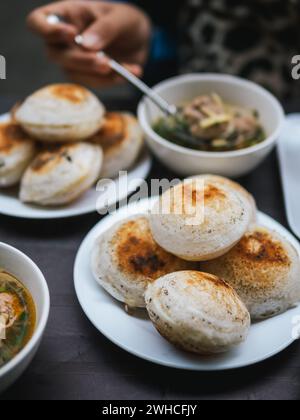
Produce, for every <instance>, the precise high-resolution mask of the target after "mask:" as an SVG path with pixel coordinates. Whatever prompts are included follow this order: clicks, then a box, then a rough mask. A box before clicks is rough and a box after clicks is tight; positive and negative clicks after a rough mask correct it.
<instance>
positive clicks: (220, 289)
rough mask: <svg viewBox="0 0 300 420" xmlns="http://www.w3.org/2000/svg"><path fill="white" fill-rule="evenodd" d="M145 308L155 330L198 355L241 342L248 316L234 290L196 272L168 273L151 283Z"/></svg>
mask: <svg viewBox="0 0 300 420" xmlns="http://www.w3.org/2000/svg"><path fill="white" fill-rule="evenodd" d="M145 299H146V306H147V311H148V314H149V316H150V319H151V321H152V322H153V324H154V326H155V327H156V329H157V330H158V332H159V333H160V334H161V335H162V336H163V337H164V338H165V339H167V340H168V341H169V342H170V343H172V344H174V345H175V346H176V347H178V348H180V349H182V350H185V351H189V352H192V353H197V354H201V355H210V354H215V353H222V352H226V351H228V350H230V349H231V348H233V347H235V346H237V345H239V344H241V343H243V342H244V341H245V340H246V338H247V336H248V332H249V328H250V315H249V313H248V311H247V309H246V306H245V305H244V303H243V302H242V300H241V299H240V298H239V296H238V295H237V293H236V292H235V291H234V289H233V288H232V287H231V286H229V285H228V284H227V283H225V282H224V281H223V280H221V279H219V278H218V277H215V276H212V275H210V274H207V273H201V272H197V271H181V272H177V273H171V274H168V275H166V276H164V277H161V278H159V279H158V280H156V281H154V282H153V283H151V284H150V285H149V286H148V288H147V291H146V295H145Z"/></svg>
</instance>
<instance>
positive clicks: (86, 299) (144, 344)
mask: <svg viewBox="0 0 300 420" xmlns="http://www.w3.org/2000/svg"><path fill="white" fill-rule="evenodd" d="M150 205H151V200H150V201H149V200H143V201H141V202H139V203H136V204H132V205H130V206H129V207H128V208H127V209H126V208H123V209H120V210H119V211H118V212H116V213H114V214H113V215H110V216H108V217H106V218H105V219H103V220H102V221H101V222H100V223H98V224H97V225H96V227H95V228H94V229H93V230H92V231H91V232H90V233H89V234H88V236H87V237H86V239H85V240H84V242H83V243H82V245H81V247H80V249H79V251H78V254H77V258H76V262H75V268H74V281H75V289H76V293H77V296H78V299H79V302H80V305H81V306H82V308H83V310H84V312H85V313H86V315H87V317H88V318H89V319H90V321H91V322H92V323H93V324H94V326H95V327H96V328H97V329H98V330H99V331H100V332H101V333H102V334H103V335H105V336H106V337H107V338H108V339H109V340H111V341H112V342H113V343H115V344H116V345H117V346H119V347H121V348H122V349H124V350H126V351H128V352H129V353H132V354H134V355H135V356H138V357H141V358H142V359H145V360H148V361H151V362H154V363H157V364H160V365H164V366H169V367H173V368H178V369H188V370H198V371H216V370H227V369H235V368H240V367H244V366H249V365H252V364H255V363H258V362H260V361H263V360H266V359H268V358H270V357H272V356H274V355H275V354H277V353H279V352H281V351H282V350H284V349H285V348H287V347H288V346H289V345H290V344H292V342H293V341H294V339H293V338H292V332H293V328H295V325H293V320H294V317H295V316H297V315H298V316H299V315H300V307H298V308H295V309H292V310H290V311H288V312H286V313H285V314H283V315H279V316H277V317H275V318H272V319H269V320H267V321H263V322H260V323H257V324H254V325H253V326H252V327H251V330H250V335H249V337H248V339H247V341H246V342H245V343H244V344H242V345H241V346H239V347H238V348H236V349H234V350H232V351H231V352H228V353H226V354H224V355H218V356H215V357H210V358H203V357H199V356H195V355H191V354H189V353H185V352H182V351H180V350H177V349H176V348H175V347H173V346H172V345H171V344H169V343H168V342H167V341H166V340H164V339H163V338H162V337H161V336H160V335H159V334H158V333H157V332H156V330H155V328H154V327H153V325H152V323H151V322H150V321H149V320H148V319H147V317H146V316H139V317H133V316H129V315H128V314H127V313H126V312H125V311H124V307H123V305H121V304H119V303H118V302H117V301H115V300H114V299H113V298H111V297H110V296H109V295H108V294H107V293H106V292H105V291H104V290H103V289H102V288H101V287H100V286H99V285H98V284H97V283H96V281H95V280H94V278H93V275H92V272H91V269H90V259H91V252H92V248H93V245H94V242H95V240H96V238H97V237H98V236H99V235H100V234H102V233H103V232H105V231H106V230H107V229H109V228H110V227H111V226H112V225H113V224H114V223H116V222H118V221H121V220H123V219H124V218H125V217H127V216H128V212H129V215H134V214H139V213H145V212H147V211H148V209H149V208H150ZM259 221H260V223H262V224H263V225H265V226H267V227H269V228H271V229H273V230H276V231H277V232H278V233H280V234H281V235H283V236H284V237H286V238H287V239H288V240H289V241H291V243H292V244H293V245H294V246H295V248H296V249H297V250H298V252H299V257H300V245H299V243H298V241H297V240H296V239H295V238H294V237H293V236H292V235H291V234H290V233H289V232H288V231H287V230H286V229H285V228H283V227H282V226H281V225H280V224H278V223H277V222H275V221H274V220H273V219H271V218H270V217H268V216H266V215H264V214H262V213H260V214H259Z"/></svg>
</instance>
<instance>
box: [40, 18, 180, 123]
mask: <svg viewBox="0 0 300 420" xmlns="http://www.w3.org/2000/svg"><path fill="white" fill-rule="evenodd" d="M46 19H47V22H48V23H49V24H50V25H57V24H59V23H63V22H67V21H66V19H65V18H64V17H63V16H60V15H55V14H50V15H48V16H47V17H46ZM82 40H83V39H82V35H77V36H76V37H75V43H76V44H77V45H81V44H82ZM98 54H99V56H103V57H106V58H107V59H108V64H109V66H110V67H111V68H112V69H113V70H114V71H115V72H116V73H118V74H119V75H120V76H122V77H124V79H126V80H127V81H128V82H129V83H131V84H132V85H134V86H135V87H136V88H137V89H139V90H140V91H141V92H142V93H144V94H145V95H146V96H147V97H148V98H149V99H151V101H152V102H154V103H155V105H156V106H158V107H159V108H160V109H161V110H162V111H163V112H164V113H165V114H168V115H175V114H176V113H177V108H176V106H175V105H170V104H169V103H168V102H167V101H165V100H164V99H163V98H162V97H161V96H160V95H158V94H157V93H156V92H154V90H153V89H151V88H150V87H149V86H147V85H146V84H145V83H144V82H143V81H142V80H140V79H138V78H137V77H136V76H134V74H132V73H131V72H130V71H129V70H127V69H126V68H125V67H124V66H122V65H121V64H120V63H118V62H117V61H115V60H113V59H112V58H110V57H108V56H107V55H106V54H105V53H104V52H103V51H101V52H99V53H98Z"/></svg>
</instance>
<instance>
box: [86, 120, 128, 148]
mask: <svg viewBox="0 0 300 420" xmlns="http://www.w3.org/2000/svg"><path fill="white" fill-rule="evenodd" d="M126 137H127V126H126V121H125V118H124V116H123V115H122V114H120V113H117V112H108V113H107V114H106V115H105V119H104V124H103V126H102V128H101V130H100V131H99V132H98V133H97V134H96V135H95V136H94V137H93V138H92V142H93V143H96V144H98V145H100V146H101V147H102V149H103V150H104V152H109V151H111V150H113V149H114V148H117V147H118V146H120V145H121V144H122V143H123V141H124V140H125V139H126Z"/></svg>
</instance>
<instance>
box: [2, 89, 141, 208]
mask: <svg viewBox="0 0 300 420" xmlns="http://www.w3.org/2000/svg"><path fill="white" fill-rule="evenodd" d="M142 147H143V135H142V131H141V129H140V127H139V124H138V122H137V120H136V118H135V117H134V116H133V115H131V114H129V113H124V112H122V113H121V112H120V113H109V112H106V111H105V108H104V106H103V104H102V103H101V102H100V101H99V100H98V98H97V97H96V96H95V95H94V94H93V93H91V92H90V91H88V90H87V89H85V88H83V87H81V86H77V85H72V84H57V85H51V86H48V87H45V88H43V89H41V90H39V91H37V92H35V93H34V94H33V95H31V96H30V97H28V98H27V99H26V100H25V101H24V102H23V103H22V104H21V105H18V106H16V107H15V108H14V109H13V111H12V113H11V119H10V121H8V122H2V123H0V187H1V188H6V187H12V186H15V185H18V184H20V200H22V201H23V202H25V203H34V204H37V205H42V206H56V205H64V204H67V203H70V202H72V201H74V200H75V199H77V198H78V197H80V196H81V195H82V194H83V193H84V192H85V191H87V190H88V189H90V188H91V186H92V185H94V184H95V183H96V181H97V180H98V179H99V178H100V177H101V178H113V177H116V176H117V175H118V173H119V171H122V170H127V169H129V168H130V167H131V165H133V163H134V162H135V161H136V159H137V157H138V155H139V153H140V151H141V149H142Z"/></svg>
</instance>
